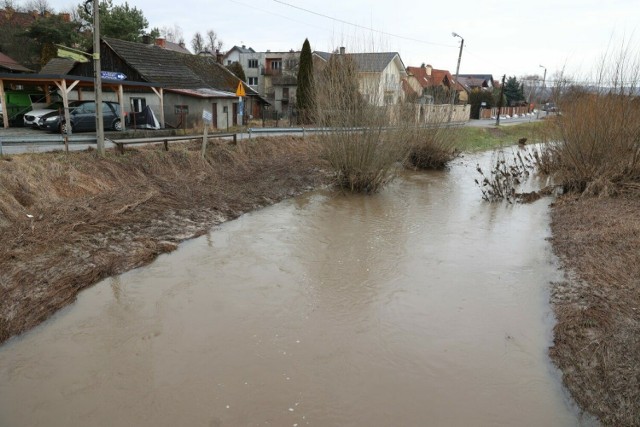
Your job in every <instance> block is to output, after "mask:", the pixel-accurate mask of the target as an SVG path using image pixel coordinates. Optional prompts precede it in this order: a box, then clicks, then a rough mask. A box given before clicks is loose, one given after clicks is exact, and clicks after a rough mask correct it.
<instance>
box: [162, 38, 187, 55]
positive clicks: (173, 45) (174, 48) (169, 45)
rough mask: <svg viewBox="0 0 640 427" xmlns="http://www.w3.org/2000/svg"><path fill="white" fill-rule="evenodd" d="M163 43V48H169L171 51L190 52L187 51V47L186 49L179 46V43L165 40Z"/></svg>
mask: <svg viewBox="0 0 640 427" xmlns="http://www.w3.org/2000/svg"><path fill="white" fill-rule="evenodd" d="M164 45H165V46H164V48H165V49H169V50H172V51H174V52H180V53H188V54H191V52H190V51H189V49H187V48H186V47H184V46H181V45H180V44H179V43H173V42H170V41H168V40H166V41H165V42H164Z"/></svg>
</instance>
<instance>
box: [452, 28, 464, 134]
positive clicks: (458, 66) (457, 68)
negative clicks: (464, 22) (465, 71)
mask: <svg viewBox="0 0 640 427" xmlns="http://www.w3.org/2000/svg"><path fill="white" fill-rule="evenodd" d="M451 35H452V36H453V37H460V52H459V53H458V65H457V66H456V79H455V80H454V81H453V82H452V84H451V109H450V110H449V120H448V122H449V123H451V117H452V116H453V103H454V102H455V99H456V88H455V86H454V85H455V84H457V83H458V73H459V72H460V60H461V59H462V48H463V47H464V39H463V38H462V36H461V35H460V34H458V33H456V32H455V31H454V32H453V33H451Z"/></svg>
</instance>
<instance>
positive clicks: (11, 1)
mask: <svg viewBox="0 0 640 427" xmlns="http://www.w3.org/2000/svg"><path fill="white" fill-rule="evenodd" d="M0 7H1V8H3V9H13V10H22V9H23V7H21V6H20V4H19V3H18V2H17V1H16V0H2V1H0Z"/></svg>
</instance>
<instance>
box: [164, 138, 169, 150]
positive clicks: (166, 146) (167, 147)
mask: <svg viewBox="0 0 640 427" xmlns="http://www.w3.org/2000/svg"><path fill="white" fill-rule="evenodd" d="M164 151H169V141H167V140H166V139H165V140H164Z"/></svg>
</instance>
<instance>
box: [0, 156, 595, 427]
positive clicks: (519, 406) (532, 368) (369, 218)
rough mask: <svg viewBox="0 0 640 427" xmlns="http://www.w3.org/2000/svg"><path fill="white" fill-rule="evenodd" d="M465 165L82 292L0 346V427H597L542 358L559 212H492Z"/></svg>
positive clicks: (267, 217)
mask: <svg viewBox="0 0 640 427" xmlns="http://www.w3.org/2000/svg"><path fill="white" fill-rule="evenodd" d="M487 156H488V155H483V159H484V160H486V158H487ZM475 162H476V158H474V157H467V158H464V159H460V160H458V161H456V162H455V164H454V165H453V166H452V168H451V170H449V171H445V172H430V173H405V174H404V175H403V176H402V177H401V178H400V179H398V180H396V181H394V182H393V183H392V184H391V185H390V186H388V187H387V188H386V189H385V190H384V191H382V192H381V193H380V194H377V195H374V196H353V195H342V194H339V193H336V192H332V191H319V192H314V193H311V194H307V195H305V196H302V197H298V198H296V199H292V200H288V201H285V202H283V203H280V204H278V205H275V206H272V207H269V208H266V209H263V210H260V211H257V212H253V213H249V214H246V215H244V216H242V217H241V218H239V219H237V220H235V221H231V222H228V223H225V224H223V225H221V226H219V227H216V228H215V229H213V230H211V232H210V233H209V234H208V235H206V236H202V237H201V238H198V239H194V240H191V241H188V242H185V243H183V244H182V245H181V246H180V248H179V250H178V251H176V252H174V253H172V254H169V255H163V256H161V257H160V258H158V259H157V261H156V262H154V263H153V264H151V265H149V266H147V267H144V268H139V269H137V270H134V271H131V272H128V273H126V274H123V275H121V276H118V277H113V278H110V279H107V280H104V281H103V282H101V283H99V284H97V285H96V286H93V287H92V288H90V289H88V290H86V291H84V292H82V293H81V294H80V296H79V298H78V301H77V302H76V303H74V304H73V305H71V306H70V307H68V308H67V309H65V310H63V311H61V312H59V313H58V314H56V315H55V316H54V317H53V318H52V319H50V320H49V321H48V322H46V323H44V324H43V325H41V326H39V327H37V328H36V329H34V330H32V331H31V332H29V333H26V334H24V335H22V336H20V337H17V338H14V339H12V340H10V341H9V342H7V343H6V344H5V345H4V346H2V347H1V348H0V426H294V427H297V426H300V427H302V426H307V425H309V426H576V425H594V424H595V423H593V421H591V420H589V419H586V418H585V417H584V416H582V415H580V413H579V411H578V410H577V409H576V408H575V406H574V404H573V403H572V401H571V399H570V398H569V397H568V396H567V393H566V392H565V391H564V390H563V388H562V386H561V382H560V376H559V373H558V372H557V371H556V370H555V369H554V368H553V366H552V365H551V363H550V361H549V359H548V357H547V348H548V347H549V345H550V344H551V328H552V326H553V322H554V320H553V316H552V313H551V308H550V306H549V304H548V297H549V295H548V292H549V282H550V281H553V280H557V279H558V278H560V277H561V273H559V272H558V270H557V264H556V261H555V259H554V257H553V255H552V253H551V249H550V245H549V243H548V242H547V241H546V240H545V239H546V238H547V237H548V236H549V227H548V222H549V212H548V210H549V209H548V204H549V202H550V201H549V200H548V199H547V200H544V199H543V200H539V201H538V202H535V203H533V204H530V205H505V204H487V203H485V202H483V201H482V200H481V198H480V193H479V190H478V189H477V188H476V187H475V186H474V184H473V178H475V171H474V168H475Z"/></svg>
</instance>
